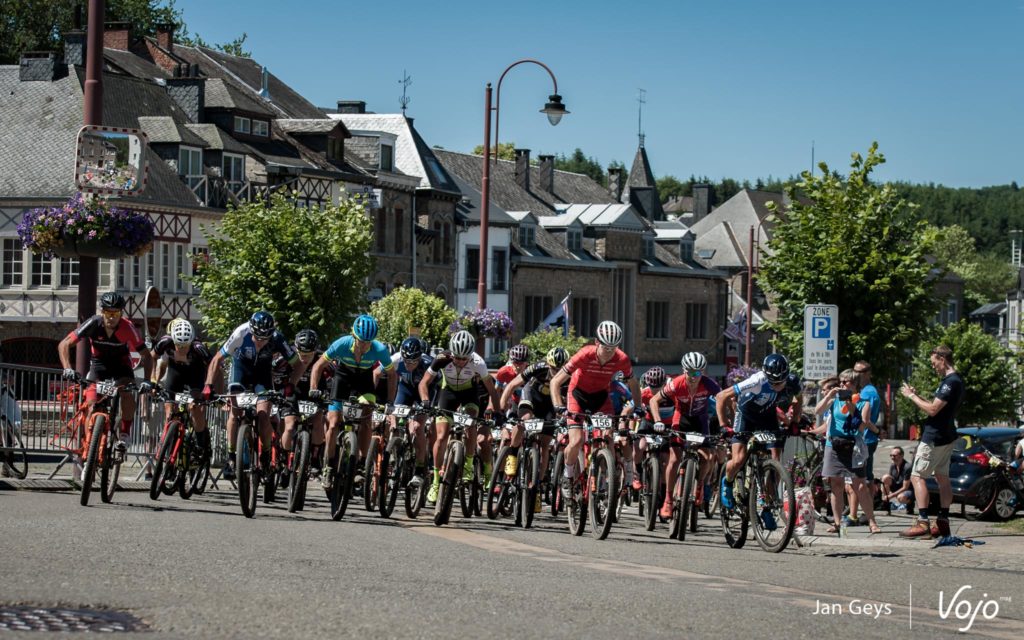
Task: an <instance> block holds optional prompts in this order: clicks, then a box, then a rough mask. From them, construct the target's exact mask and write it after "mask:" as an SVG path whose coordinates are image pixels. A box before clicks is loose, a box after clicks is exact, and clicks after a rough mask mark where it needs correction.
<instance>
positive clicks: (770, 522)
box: [761, 507, 779, 531]
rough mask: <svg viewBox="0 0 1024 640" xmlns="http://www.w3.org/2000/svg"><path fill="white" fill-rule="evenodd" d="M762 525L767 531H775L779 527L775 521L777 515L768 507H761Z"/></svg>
mask: <svg viewBox="0 0 1024 640" xmlns="http://www.w3.org/2000/svg"><path fill="white" fill-rule="evenodd" d="M761 525H762V526H763V527H764V530H765V531H775V530H776V529H778V528H779V526H778V525H777V524H776V523H775V516H774V515H772V511H771V509H769V508H768V507H765V508H763V509H761Z"/></svg>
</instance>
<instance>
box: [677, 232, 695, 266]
mask: <svg viewBox="0 0 1024 640" xmlns="http://www.w3.org/2000/svg"><path fill="white" fill-rule="evenodd" d="M679 259H680V260H682V261H683V262H692V261H693V239H691V238H683V239H682V240H680V241H679Z"/></svg>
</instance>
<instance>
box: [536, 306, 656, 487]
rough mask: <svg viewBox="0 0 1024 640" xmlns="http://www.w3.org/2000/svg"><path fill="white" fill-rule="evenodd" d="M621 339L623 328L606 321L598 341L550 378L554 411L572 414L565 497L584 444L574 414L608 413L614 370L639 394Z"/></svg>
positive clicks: (566, 461) (609, 410) (631, 365)
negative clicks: (565, 391)
mask: <svg viewBox="0 0 1024 640" xmlns="http://www.w3.org/2000/svg"><path fill="white" fill-rule="evenodd" d="M621 342H622V328H621V327H619V325H617V324H615V323H614V322H612V321H611V320H605V321H604V322H602V323H601V324H599V325H598V326H597V343H596V344H590V345H587V346H585V347H583V348H582V349H580V350H579V351H578V352H576V355H574V356H573V357H572V358H571V359H570V360H569V362H567V363H566V364H565V366H563V367H562V368H561V369H560V370H559V371H558V373H556V374H555V375H554V377H552V378H551V383H550V385H549V386H550V388H551V401H552V403H553V404H554V405H555V410H556V411H559V412H561V411H564V410H566V408H567V409H568V411H569V413H571V414H572V415H571V416H570V418H569V444H568V445H567V446H566V448H565V476H564V477H563V478H562V490H563V492H564V494H565V497H566V498H569V496H570V495H571V494H572V484H573V481H574V480H575V478H576V476H577V474H578V473H579V469H577V468H576V461H577V460H578V459H579V453H580V448H581V447H582V446H583V437H584V434H583V431H582V429H583V426H584V425H583V424H582V423H581V421H580V420H579V417H578V416H577V415H576V414H578V413H582V412H584V411H590V412H592V413H596V412H601V413H604V414H607V415H611V411H612V399H611V397H610V395H609V392H610V390H611V385H612V377H613V376H614V375H615V372H616V371H621V372H622V375H623V378H624V381H625V382H626V383H627V384H628V385H629V388H630V390H631V391H632V393H633V395H634V396H636V397H640V386H639V385H638V384H637V381H636V379H635V378H633V364H632V363H631V362H630V361H629V356H627V355H626V354H625V353H624V352H623V351H622V350H621V349H619V344H620V343H621ZM566 382H568V383H569V389H568V397H567V400H568V405H563V404H562V397H563V396H562V385H564V384H565V383H566ZM634 412H635V414H636V415H640V414H641V413H642V410H641V409H640V408H639V407H635V408H634ZM627 466H628V465H627Z"/></svg>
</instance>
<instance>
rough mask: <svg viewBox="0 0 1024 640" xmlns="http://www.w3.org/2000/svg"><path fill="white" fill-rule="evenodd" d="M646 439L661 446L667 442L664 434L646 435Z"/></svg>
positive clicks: (651, 443) (654, 444) (656, 445)
mask: <svg viewBox="0 0 1024 640" xmlns="http://www.w3.org/2000/svg"><path fill="white" fill-rule="evenodd" d="M644 440H646V441H647V444H649V445H653V446H655V447H660V446H661V445H662V443H663V442H665V438H663V437H662V436H644Z"/></svg>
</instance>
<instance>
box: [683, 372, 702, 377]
mask: <svg viewBox="0 0 1024 640" xmlns="http://www.w3.org/2000/svg"><path fill="white" fill-rule="evenodd" d="M686 374H687V375H688V376H690V377H691V378H699V377H701V376H702V375H704V372H703V371H700V370H692V371H687V372H686Z"/></svg>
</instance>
